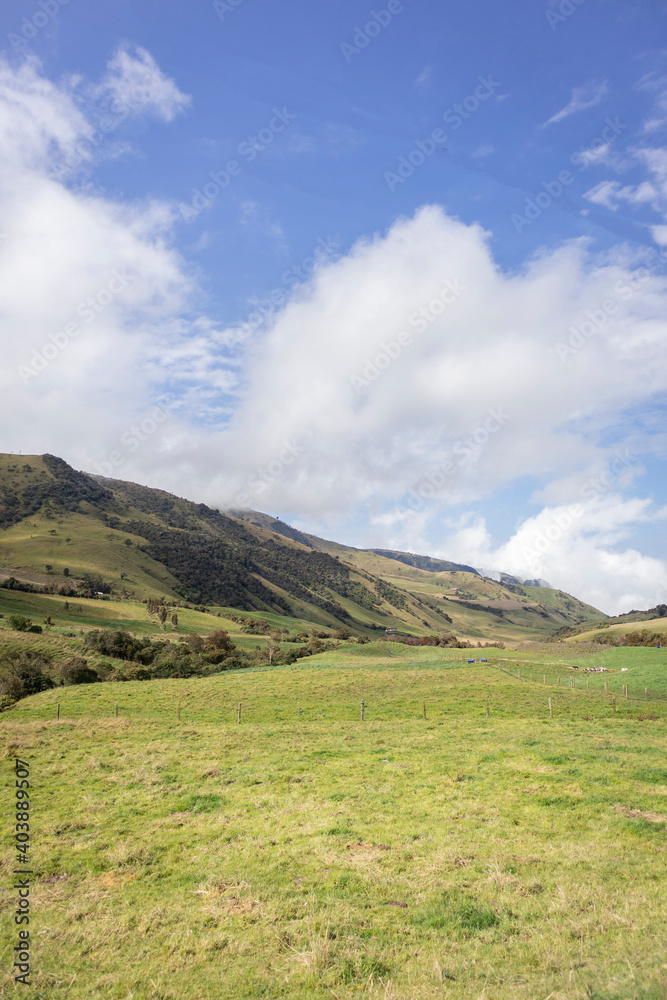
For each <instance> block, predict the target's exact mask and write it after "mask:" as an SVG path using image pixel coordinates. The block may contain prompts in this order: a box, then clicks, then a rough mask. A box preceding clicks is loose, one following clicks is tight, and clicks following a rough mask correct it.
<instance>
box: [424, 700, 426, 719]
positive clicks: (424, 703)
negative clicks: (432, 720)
mask: <svg viewBox="0 0 667 1000" xmlns="http://www.w3.org/2000/svg"><path fill="white" fill-rule="evenodd" d="M424 718H426V702H424Z"/></svg>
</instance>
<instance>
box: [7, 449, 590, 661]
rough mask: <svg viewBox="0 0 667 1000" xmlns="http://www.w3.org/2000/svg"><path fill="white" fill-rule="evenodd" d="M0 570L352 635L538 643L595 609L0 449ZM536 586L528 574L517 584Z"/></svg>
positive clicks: (41, 581)
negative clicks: (294, 621)
mask: <svg viewBox="0 0 667 1000" xmlns="http://www.w3.org/2000/svg"><path fill="white" fill-rule="evenodd" d="M0 576H1V577H3V578H4V579H5V580H6V579H7V578H8V577H12V576H13V577H14V578H15V579H16V580H18V581H23V582H24V583H25V584H27V585H30V584H32V585H34V586H36V587H40V588H44V587H47V588H49V589H51V590H53V591H56V592H58V591H60V592H65V591H67V590H68V589H71V590H72V592H73V593H75V594H77V593H80V592H81V590H82V586H83V587H84V588H85V587H87V592H88V594H89V596H95V595H98V596H99V592H101V593H106V594H108V595H111V596H112V597H113V598H115V599H124V598H127V599H135V600H137V599H138V600H146V599H149V598H154V599H158V600H163V601H164V600H168V601H169V602H171V603H175V604H178V603H189V604H191V605H193V606H202V605H203V606H215V607H220V608H235V609H239V610H242V611H246V612H250V613H270V614H277V615H281V616H286V617H290V618H295V619H299V620H304V621H308V622H312V623H313V624H316V625H320V626H324V627H328V628H338V627H340V626H345V627H347V628H348V629H350V630H351V631H353V632H354V633H356V634H359V635H363V634H366V635H371V636H372V634H373V633H374V632H378V631H384V629H386V628H395V629H397V630H398V631H399V632H402V633H405V634H406V635H415V636H423V635H426V634H429V633H438V634H442V633H443V632H446V633H454V634H455V635H456V636H458V637H460V638H464V639H470V640H477V641H479V640H484V641H493V642H508V643H516V642H517V641H521V640H522V639H545V638H548V637H550V636H551V635H552V634H553V633H555V632H556V631H557V630H559V629H562V628H563V627H573V626H579V625H586V624H587V623H592V622H595V623H599V622H602V621H604V620H605V616H604V615H603V614H602V613H601V612H600V611H598V610H597V609H595V608H592V607H591V606H590V605H587V604H585V603H583V602H582V601H579V600H578V599H577V598H575V597H573V596H572V595H570V594H566V593H564V592H562V591H560V590H556V589H553V588H549V587H539V586H528V585H520V584H519V583H509V582H504V579H503V578H501V581H500V582H497V581H495V580H491V579H489V578H487V577H485V576H482V575H481V574H480V573H479V572H478V571H477V570H476V569H475V568H473V567H472V566H468V565H465V564H458V563H452V562H449V561H447V560H442V559H434V558H432V557H430V556H424V555H417V554H413V553H405V552H397V551H393V550H383V549H356V548H352V547H350V546H346V545H341V544H340V543H337V542H332V541H328V540H326V539H322V538H318V537H317V536H315V535H310V534H306V533H304V532H300V531H298V530H296V529H294V528H292V527H291V526H289V525H287V524H285V523H284V522H282V521H279V520H278V519H276V518H271V517H269V516H268V515H266V514H262V513H261V512H256V511H230V512H227V513H225V512H221V511H219V510H215V509H213V508H211V507H208V506H206V505H205V504H200V503H195V502H192V501H190V500H186V499H183V498H180V497H177V496H174V495H172V494H170V493H167V492H165V491H163V490H158V489H153V488H149V487H146V486H140V485H138V484H136V483H131V482H125V481H122V480H116V479H108V478H104V477H100V476H90V475H88V474H86V473H84V472H77V471H75V470H74V469H72V468H71V467H70V466H69V465H68V464H67V463H66V462H64V461H63V460H62V459H60V458H57V457H55V456H52V455H42V456H38V455H31V456H16V455H7V454H4V455H0ZM529 582H530V583H535V582H536V581H529Z"/></svg>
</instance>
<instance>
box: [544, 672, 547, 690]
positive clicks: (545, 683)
mask: <svg viewBox="0 0 667 1000" xmlns="http://www.w3.org/2000/svg"><path fill="white" fill-rule="evenodd" d="M544 686H545V687H546V686H547V675H546V674H545V675H544Z"/></svg>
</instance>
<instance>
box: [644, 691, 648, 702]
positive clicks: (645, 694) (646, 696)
mask: <svg viewBox="0 0 667 1000" xmlns="http://www.w3.org/2000/svg"><path fill="white" fill-rule="evenodd" d="M644 701H648V688H644Z"/></svg>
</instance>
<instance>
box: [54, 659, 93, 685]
mask: <svg viewBox="0 0 667 1000" xmlns="http://www.w3.org/2000/svg"><path fill="white" fill-rule="evenodd" d="M58 673H59V674H60V679H61V681H62V683H63V684H94V683H95V682H96V681H99V679H100V677H99V674H98V673H97V671H96V670H93V668H92V667H89V666H88V661H87V660H84V658H83V657H82V656H72V657H70V658H69V659H68V660H63V662H62V663H61V664H60V666H59V668H58Z"/></svg>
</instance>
